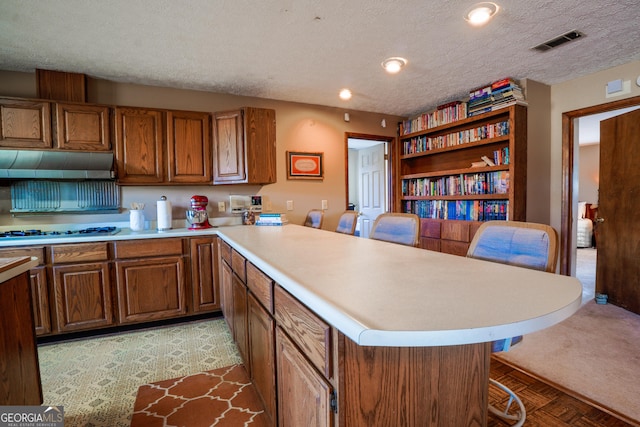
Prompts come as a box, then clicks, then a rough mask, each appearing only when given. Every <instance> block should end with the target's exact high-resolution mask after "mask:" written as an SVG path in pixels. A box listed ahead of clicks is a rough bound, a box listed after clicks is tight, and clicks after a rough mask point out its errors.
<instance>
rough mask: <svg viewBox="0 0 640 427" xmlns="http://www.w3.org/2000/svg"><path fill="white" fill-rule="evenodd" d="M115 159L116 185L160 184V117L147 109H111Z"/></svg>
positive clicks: (161, 170) (161, 129)
mask: <svg viewBox="0 0 640 427" xmlns="http://www.w3.org/2000/svg"><path fill="white" fill-rule="evenodd" d="M115 128H116V135H115V136H116V143H115V157H116V169H117V176H118V182H119V183H120V184H160V183H163V182H164V176H165V173H164V171H165V163H164V155H163V154H164V132H163V129H164V116H163V113H162V112H161V111H159V110H151V109H148V108H124V107H122V108H121V107H118V108H116V109H115Z"/></svg>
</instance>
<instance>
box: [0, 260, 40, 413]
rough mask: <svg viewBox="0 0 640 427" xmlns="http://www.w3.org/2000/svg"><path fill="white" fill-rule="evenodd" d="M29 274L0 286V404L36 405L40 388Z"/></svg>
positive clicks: (21, 275)
mask: <svg viewBox="0 0 640 427" xmlns="http://www.w3.org/2000/svg"><path fill="white" fill-rule="evenodd" d="M30 304H31V295H30V293H29V273H28V272H26V271H25V272H24V273H22V274H19V275H17V276H15V277H13V278H11V279H9V280H7V281H5V282H2V283H0V325H2V333H1V334H0V390H2V392H0V405H3V406H5V405H19V406H24V405H40V404H41V403H42V385H41V383H40V367H39V365H38V350H37V347H36V339H35V334H34V323H33V317H32V316H31V310H28V309H26V308H27V307H29V305H30Z"/></svg>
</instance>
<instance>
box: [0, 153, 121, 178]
mask: <svg viewBox="0 0 640 427" xmlns="http://www.w3.org/2000/svg"><path fill="white" fill-rule="evenodd" d="M112 169H113V153H111V152H90V153H79V152H72V151H70V152H64V151H40V150H33V151H31V150H0V179H113V178H114V174H113V172H112Z"/></svg>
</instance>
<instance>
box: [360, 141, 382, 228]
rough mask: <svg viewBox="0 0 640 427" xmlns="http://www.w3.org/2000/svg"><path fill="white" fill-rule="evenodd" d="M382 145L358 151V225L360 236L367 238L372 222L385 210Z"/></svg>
mask: <svg viewBox="0 0 640 427" xmlns="http://www.w3.org/2000/svg"><path fill="white" fill-rule="evenodd" d="M384 147H385V144H384V143H380V144H377V145H374V146H373V147H370V148H363V149H360V150H358V163H359V173H360V194H359V199H358V208H359V211H360V216H359V217H358V223H359V228H360V236H361V237H365V238H368V237H369V231H370V230H371V226H372V225H373V221H375V219H376V218H377V217H378V215H380V214H381V213H384V212H385V210H386V206H387V204H386V194H387V191H386V190H387V188H386V182H387V179H386V173H385V172H386V162H385V159H384V152H385V150H384Z"/></svg>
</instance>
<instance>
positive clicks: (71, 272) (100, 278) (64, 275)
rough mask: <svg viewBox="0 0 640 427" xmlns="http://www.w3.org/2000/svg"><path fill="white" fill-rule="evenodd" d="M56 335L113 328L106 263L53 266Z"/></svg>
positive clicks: (109, 281)
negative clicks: (105, 327) (107, 327)
mask: <svg viewBox="0 0 640 427" xmlns="http://www.w3.org/2000/svg"><path fill="white" fill-rule="evenodd" d="M52 276H53V293H54V296H55V304H54V307H55V310H54V311H55V314H54V323H55V329H56V331H57V332H70V331H78V330H82V329H92V328H98V327H103V326H109V325H113V312H112V300H111V280H110V276H109V263H108V262H96V263H81V264H65V265H54V266H53V267H52Z"/></svg>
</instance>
